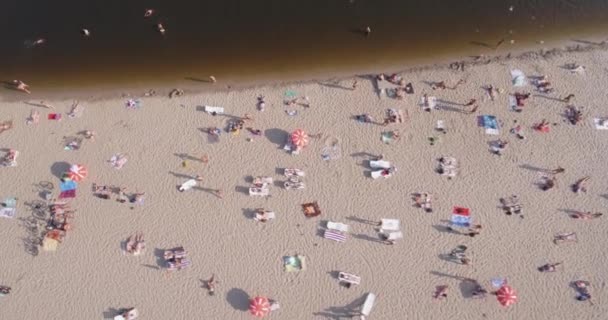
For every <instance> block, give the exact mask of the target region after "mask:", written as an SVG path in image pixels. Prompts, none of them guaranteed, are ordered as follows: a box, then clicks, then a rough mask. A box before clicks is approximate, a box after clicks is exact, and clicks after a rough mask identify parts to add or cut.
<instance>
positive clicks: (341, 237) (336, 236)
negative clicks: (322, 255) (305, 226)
mask: <svg viewBox="0 0 608 320" xmlns="http://www.w3.org/2000/svg"><path fill="white" fill-rule="evenodd" d="M323 238H325V239H329V240H334V241H338V242H344V241H346V235H345V234H344V233H342V232H340V231H335V230H325V233H323Z"/></svg>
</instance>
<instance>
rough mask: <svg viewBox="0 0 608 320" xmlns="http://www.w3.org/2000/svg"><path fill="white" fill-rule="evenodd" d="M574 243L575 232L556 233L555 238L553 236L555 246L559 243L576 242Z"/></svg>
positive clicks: (575, 239)
mask: <svg viewBox="0 0 608 320" xmlns="http://www.w3.org/2000/svg"><path fill="white" fill-rule="evenodd" d="M576 241H577V237H576V232H570V233H558V234H556V235H555V236H553V243H555V244H559V243H561V242H576Z"/></svg>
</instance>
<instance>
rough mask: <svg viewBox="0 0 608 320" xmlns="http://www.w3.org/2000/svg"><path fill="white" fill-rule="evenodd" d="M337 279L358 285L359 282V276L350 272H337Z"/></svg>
mask: <svg viewBox="0 0 608 320" xmlns="http://www.w3.org/2000/svg"><path fill="white" fill-rule="evenodd" d="M338 281H340V282H346V283H348V284H354V285H359V284H360V283H361V277H359V276H357V275H354V274H351V273H346V272H340V273H338Z"/></svg>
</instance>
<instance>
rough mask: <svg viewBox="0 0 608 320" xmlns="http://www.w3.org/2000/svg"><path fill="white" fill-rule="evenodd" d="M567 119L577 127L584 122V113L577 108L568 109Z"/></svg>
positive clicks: (570, 107)
mask: <svg viewBox="0 0 608 320" xmlns="http://www.w3.org/2000/svg"><path fill="white" fill-rule="evenodd" d="M566 117H567V118H568V121H570V123H571V124H573V125H576V124H578V123H579V122H580V121H581V120H583V112H582V111H581V110H579V109H578V108H577V107H575V106H568V107H566Z"/></svg>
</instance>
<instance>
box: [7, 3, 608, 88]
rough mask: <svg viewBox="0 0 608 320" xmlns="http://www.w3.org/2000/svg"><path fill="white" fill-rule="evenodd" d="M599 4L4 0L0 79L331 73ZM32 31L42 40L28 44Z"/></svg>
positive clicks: (548, 22) (137, 80)
mask: <svg viewBox="0 0 608 320" xmlns="http://www.w3.org/2000/svg"><path fill="white" fill-rule="evenodd" d="M148 8H151V9H154V10H155V13H154V14H153V15H152V16H151V17H149V18H144V12H145V10H146V9H148ZM511 9H512V10H511ZM607 9H608V1H606V0H578V1H571V0H531V1H530V0H514V1H505V0H495V1H492V0H468V1H448V0H424V1H423V0H307V1H295V0H282V1H278V0H260V1H251V0H221V1H218V0H216V1H206V0H183V1H177V2H175V1H160V0H147V1H144V0H129V1H124V0H103V1H101V0H90V1H82V0H78V1H76V0H63V1H37V0H8V1H5V2H4V3H3V5H2V10H0V23H1V24H2V25H1V27H0V39H2V42H1V43H0V49H1V50H0V59H1V60H0V61H1V62H0V74H2V77H3V78H6V79H0V80H11V79H13V78H15V79H22V80H24V81H26V82H28V83H29V84H30V85H31V86H32V87H33V88H40V87H54V88H60V87H62V86H65V85H69V86H87V85H92V84H97V85H99V84H110V83H112V84H121V83H125V84H126V83H129V84H130V85H138V84H145V83H150V82H163V81H172V82H176V81H190V82H197V83H200V84H205V83H206V81H207V77H208V76H209V75H211V74H213V75H215V76H216V77H218V78H219V79H226V78H232V79H236V78H240V77H243V78H246V77H252V76H258V77H281V76H283V75H286V74H293V73H314V72H320V73H323V72H330V73H331V72H334V71H339V70H352V69H358V68H364V67H366V66H370V65H382V64H387V63H400V62H404V61H405V62H407V61H412V60H415V59H420V58H432V57H434V56H439V55H442V54H445V53H446V52H453V51H458V50H466V49H468V50H486V51H487V50H493V48H494V47H495V46H496V45H497V43H498V42H499V41H500V40H501V39H505V42H504V43H503V44H502V46H508V45H510V44H509V41H510V39H515V40H516V41H518V42H521V41H531V40H532V39H543V38H545V37H550V36H555V35H560V36H565V35H567V34H576V33H577V32H582V31H585V30H590V29H593V28H598V27H600V26H603V25H605V24H606V22H603V21H608V20H606V18H608V10H607ZM157 23H162V24H163V26H164V27H165V29H166V30H167V31H166V34H165V35H164V36H163V35H161V34H160V33H159V32H158V31H157V29H156V24H157ZM365 26H370V28H371V30H372V32H371V34H370V35H369V36H368V37H366V36H364V35H363V34H362V33H361V32H360V30H361V28H363V27H365ZM82 28H86V29H88V30H90V32H91V36H90V37H84V36H83V35H82V34H81V29H82ZM38 38H43V39H45V40H46V42H45V43H44V44H42V45H39V46H35V47H32V46H31V45H30V44H31V41H33V40H36V39H38ZM28 41H29V42H28Z"/></svg>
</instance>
